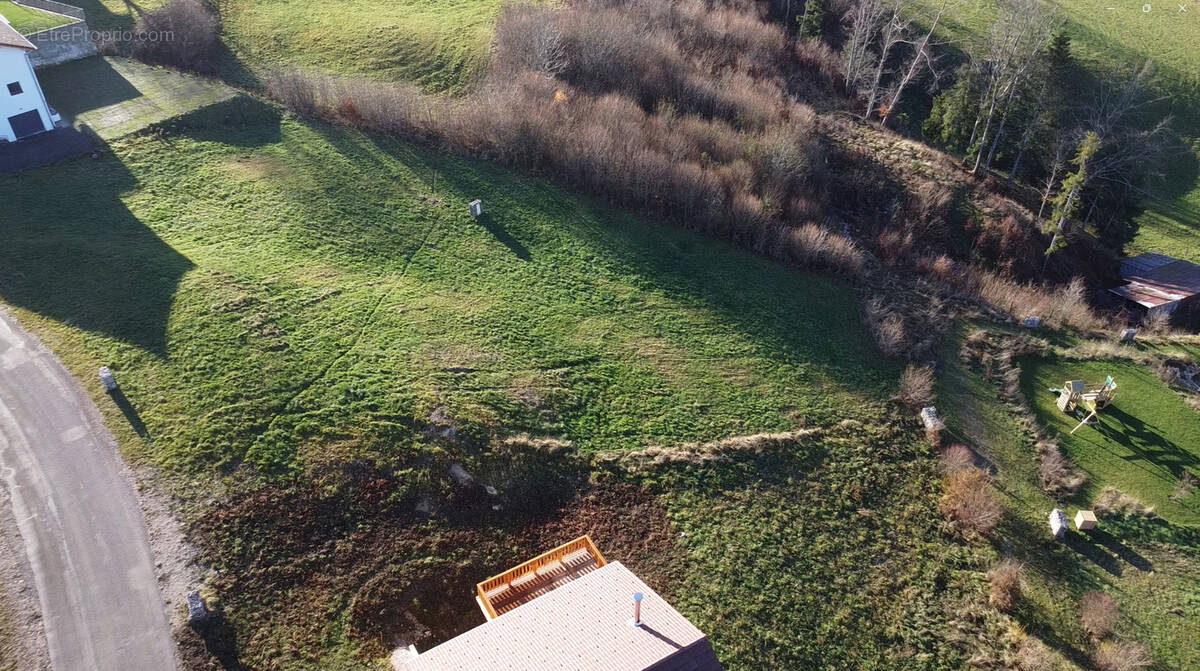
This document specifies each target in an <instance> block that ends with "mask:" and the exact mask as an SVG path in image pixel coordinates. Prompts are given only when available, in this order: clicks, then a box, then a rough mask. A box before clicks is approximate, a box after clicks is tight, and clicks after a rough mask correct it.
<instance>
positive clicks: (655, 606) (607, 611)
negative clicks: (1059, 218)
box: [406, 562, 721, 671]
mask: <svg viewBox="0 0 1200 671" xmlns="http://www.w3.org/2000/svg"><path fill="white" fill-rule="evenodd" d="M635 592H641V593H642V594H643V595H644V596H645V598H644V600H643V601H642V622H643V625H642V626H641V627H633V626H631V625H630V624H629V620H630V619H632V618H633V594H634V593H635ZM467 670H469V671H721V665H720V663H719V662H718V661H717V657H716V654H715V653H714V652H713V649H712V646H711V645H710V644H709V642H708V639H707V638H706V637H705V636H704V633H703V632H701V631H700V630H699V629H697V628H696V627H695V626H694V625H693V624H692V623H691V622H689V621H688V620H687V618H685V617H684V616H683V615H680V614H679V611H677V610H675V609H674V608H673V607H671V604H669V603H667V602H666V601H664V600H663V598H662V597H660V596H659V595H658V594H655V593H654V591H653V590H651V589H650V588H649V587H647V586H646V583H644V582H642V581H641V580H640V579H638V577H637V576H636V575H634V574H633V573H631V572H630V571H629V569H627V568H625V567H624V566H623V565H622V564H621V563H620V562H610V563H609V564H607V565H605V566H603V567H601V568H598V569H596V570H595V571H592V572H591V573H588V574H587V575H584V576H582V577H580V578H577V579H575V580H572V581H571V582H569V583H567V584H565V585H563V586H561V587H558V588H557V589H555V590H553V591H551V592H548V593H546V594H543V595H542V596H539V597H538V598H536V599H534V600H533V601H530V602H529V603H526V604H524V605H522V606H519V607H517V608H515V609H513V610H511V611H509V612H507V613H504V614H503V615H501V616H499V617H497V618H496V619H494V620H490V621H488V622H485V623H484V624H481V625H479V626H478V627H475V628H474V629H472V630H470V631H468V632H466V633H464V634H462V635H461V636H458V637H457V638H454V639H451V640H449V641H446V642H445V643H443V644H441V645H439V646H437V647H435V648H432V649H430V650H428V651H426V652H423V653H421V654H420V655H419V656H418V657H416V658H415V659H412V660H409V661H408V662H407V669H406V671H467Z"/></svg>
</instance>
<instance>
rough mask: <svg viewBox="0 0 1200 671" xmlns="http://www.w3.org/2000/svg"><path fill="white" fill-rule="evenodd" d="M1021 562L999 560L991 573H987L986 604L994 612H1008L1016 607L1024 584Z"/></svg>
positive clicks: (1010, 559)
mask: <svg viewBox="0 0 1200 671" xmlns="http://www.w3.org/2000/svg"><path fill="white" fill-rule="evenodd" d="M1022 573H1023V569H1022V567H1021V562H1019V561H1017V560H1015V559H1012V558H1008V559H1004V560H1001V561H1000V563H999V564H997V565H996V566H995V567H994V568H992V570H991V571H988V583H989V585H990V586H991V591H989V592H988V603H990V604H991V605H992V607H994V608H995V609H996V610H999V611H1001V612H1008V611H1010V610H1012V609H1013V607H1014V606H1016V605H1017V601H1018V600H1020V598H1021V589H1022V585H1023V583H1024V577H1023V576H1022Z"/></svg>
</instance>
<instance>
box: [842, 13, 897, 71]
mask: <svg viewBox="0 0 1200 671" xmlns="http://www.w3.org/2000/svg"><path fill="white" fill-rule="evenodd" d="M886 12H887V8H886V7H885V6H884V4H883V2H882V0H858V2H856V3H855V4H854V7H853V8H852V9H851V10H850V12H848V13H847V16H848V17H849V24H850V25H849V30H848V32H849V35H848V36H847V39H846V51H845V56H844V62H843V67H842V70H843V72H844V74H845V83H846V93H847V94H853V93H854V92H855V91H856V90H857V89H858V87H859V85H860V84H861V83H862V81H863V80H864V79H865V78H866V73H867V67H868V65H867V56H869V55H870V49H871V42H872V41H874V39H875V35H876V34H877V33H878V32H879V28H880V26H881V25H882V24H883V21H884V19H885V18H886V16H887V14H886Z"/></svg>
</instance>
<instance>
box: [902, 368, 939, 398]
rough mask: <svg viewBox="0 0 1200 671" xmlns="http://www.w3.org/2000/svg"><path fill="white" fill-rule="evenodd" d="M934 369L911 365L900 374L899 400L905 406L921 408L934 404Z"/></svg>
mask: <svg viewBox="0 0 1200 671" xmlns="http://www.w3.org/2000/svg"><path fill="white" fill-rule="evenodd" d="M933 383H934V379H933V368H932V367H931V366H917V365H912V364H909V365H908V366H907V367H905V369H904V372H903V373H901V374H900V392H899V394H898V398H899V399H900V401H901V402H903V403H904V404H906V405H908V406H910V407H913V408H921V407H925V406H927V405H931V404H932V403H933V398H934V397H933Z"/></svg>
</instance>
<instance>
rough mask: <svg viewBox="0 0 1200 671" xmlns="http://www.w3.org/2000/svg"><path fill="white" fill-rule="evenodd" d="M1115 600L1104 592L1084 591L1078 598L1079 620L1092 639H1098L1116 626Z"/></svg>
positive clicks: (1117, 612) (1117, 614) (1104, 636)
mask: <svg viewBox="0 0 1200 671" xmlns="http://www.w3.org/2000/svg"><path fill="white" fill-rule="evenodd" d="M1119 615H1120V613H1119V611H1118V610H1117V602H1116V601H1114V600H1113V598H1112V597H1111V596H1109V595H1107V594H1105V593H1104V592H1084V593H1083V596H1082V597H1080V599H1079V620H1080V622H1082V623H1083V629H1084V631H1086V632H1087V633H1088V635H1089V636H1091V637H1092V638H1093V639H1096V640H1100V639H1103V638H1106V637H1107V636H1108V635H1109V634H1111V633H1112V631H1113V628H1114V627H1116V626H1117V617H1118V616H1119Z"/></svg>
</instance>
